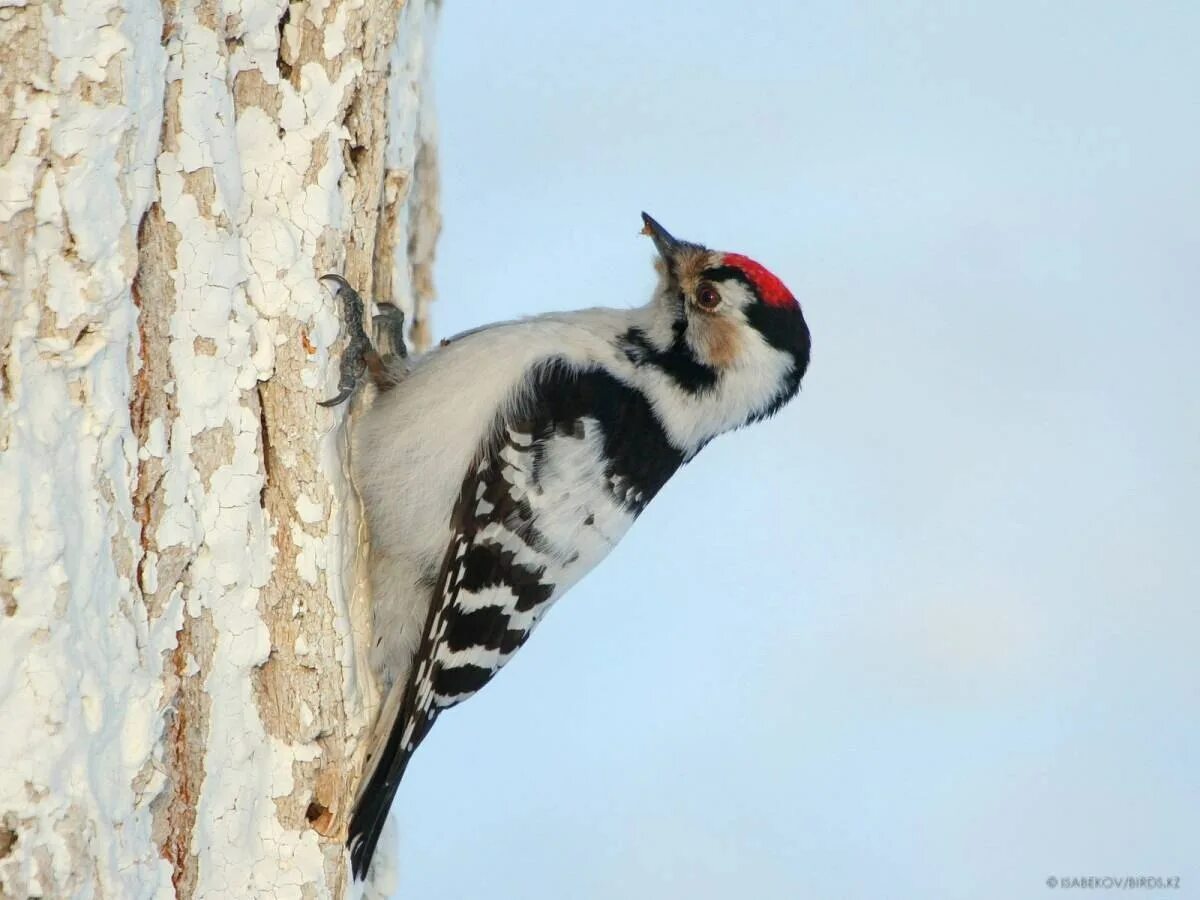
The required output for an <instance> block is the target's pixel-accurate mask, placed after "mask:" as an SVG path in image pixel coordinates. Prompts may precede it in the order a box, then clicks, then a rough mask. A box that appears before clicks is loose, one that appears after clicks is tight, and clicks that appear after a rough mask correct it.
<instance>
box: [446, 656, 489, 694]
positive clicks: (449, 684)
mask: <svg viewBox="0 0 1200 900" xmlns="http://www.w3.org/2000/svg"><path fill="white" fill-rule="evenodd" d="M493 674H494V673H493V672H492V670H491V669H485V668H483V666H473V665H470V664H467V665H463V666H449V667H442V666H439V667H438V668H437V669H436V671H434V673H433V692H434V693H435V694H437V695H438V696H439V697H444V698H446V699H451V698H454V697H458V696H461V695H463V694H467V695H470V694H474V693H475V692H477V691H478V690H479V689H480V688H482V687H483V686H484V685H485V684H487V683H488V681H489V680H490V679H491V677H492V675H493Z"/></svg>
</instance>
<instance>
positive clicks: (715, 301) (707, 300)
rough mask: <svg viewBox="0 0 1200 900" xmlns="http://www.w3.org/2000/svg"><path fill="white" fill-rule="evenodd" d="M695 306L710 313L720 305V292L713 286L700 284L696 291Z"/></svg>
mask: <svg viewBox="0 0 1200 900" xmlns="http://www.w3.org/2000/svg"><path fill="white" fill-rule="evenodd" d="M696 305H697V306H699V307H700V308H701V309H706V310H709V311H712V310H714V309H716V308H717V307H718V306H720V305H721V292H720V291H718V290H717V289H716V287H715V286H714V285H711V284H702V285H700V288H699V290H697V291H696Z"/></svg>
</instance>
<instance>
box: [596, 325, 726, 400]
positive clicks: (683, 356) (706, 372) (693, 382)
mask: <svg viewBox="0 0 1200 900" xmlns="http://www.w3.org/2000/svg"><path fill="white" fill-rule="evenodd" d="M671 330H672V331H673V332H674V337H673V338H672V339H671V345H670V346H669V347H668V348H667V349H666V350H659V349H658V348H657V347H655V346H654V345H653V344H652V343H651V342H650V339H649V338H648V337H646V333H645V332H644V331H642V329H640V328H630V329H629V330H628V331H626V332H625V333H624V334H623V335H621V336H620V337H619V338H618V339H617V342H618V346H620V347H621V349H622V351H623V352H624V353H625V357H626V359H628V360H629V361H630V362H632V363H633V364H634V365H635V366H654V367H655V368H656V369H661V370H662V371H663V372H664V373H665V374H666V375H668V376H669V377H670V378H671V380H672V381H674V382H675V383H676V384H677V385H679V386H680V387H681V388H683V390H685V391H687V392H688V393H689V394H700V393H703V392H704V391H707V390H711V389H712V387H713V385H715V384H716V383H717V370H716V369H713V368H710V367H709V366H706V365H704V363H702V362H700V361H699V360H697V359H696V357H695V356H694V355H693V354H692V350H691V348H690V347H689V346H688V345H687V341H686V340H685V339H684V334H685V333H686V332H687V321H686V320H684V319H678V320H676V321H675V322H674V324H672V326H671Z"/></svg>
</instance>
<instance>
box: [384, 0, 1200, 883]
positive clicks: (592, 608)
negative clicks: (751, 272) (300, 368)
mask: <svg viewBox="0 0 1200 900" xmlns="http://www.w3.org/2000/svg"><path fill="white" fill-rule="evenodd" d="M968 6H971V7H973V8H971V9H968V8H967V7H968ZM1198 42H1200V6H1197V5H1196V4H1192V3H1166V2H1162V3H1152V4H1133V3H1096V2H1087V3H1054V4H1014V3H1004V4H1000V3H994V4H990V5H989V6H988V8H984V7H983V6H982V5H970V4H957V3H946V4H906V5H904V7H903V8H901V7H900V5H899V4H890V3H887V4H885V3H877V4H847V3H824V4H812V3H799V2H783V0H778V2H759V3H755V4H731V3H715V2H689V3H665V2H659V3H647V2H644V0H642V2H633V0H624V2H610V3H605V4H576V3H478V2H476V3H471V2H466V0H453V2H449V3H447V4H446V8H445V11H444V15H443V22H442V28H441V34H440V37H439V44H438V48H437V58H436V74H435V82H436V86H437V93H438V98H439V105H440V116H441V132H442V154H443V155H442V159H443V168H442V173H443V180H444V183H443V191H444V195H443V196H444V212H445V221H446V226H445V232H444V236H443V241H442V244H441V250H440V253H439V261H438V269H437V283H438V288H439V292H440V295H441V297H440V300H439V301H438V305H437V306H436V307H435V323H434V324H435V329H436V332H437V334H439V335H445V334H448V333H451V332H453V331H456V330H460V329H462V328H465V327H469V326H473V325H477V324H480V323H483V322H487V321H492V320H496V319H502V318H507V317H512V316H515V315H520V314H525V313H531V312H537V311H540V310H552V309H562V308H574V307H582V306H592V305H618V306H632V305H635V304H640V303H642V302H644V301H645V299H646V298H647V296H648V292H649V290H650V287H651V284H652V279H653V276H652V271H651V265H650V261H651V256H652V250H651V247H650V245H649V243H648V242H647V241H646V240H645V239H644V238H640V237H638V236H637V231H638V228H639V225H640V222H639V220H638V212H639V211H640V210H642V209H646V210H647V211H649V212H651V213H652V214H653V215H654V216H656V217H657V218H659V219H660V220H661V221H662V222H663V223H664V224H665V225H666V226H667V227H668V228H670V229H671V230H672V231H674V232H675V233H676V234H678V235H679V236H681V237H684V238H688V239H693V240H698V241H703V242H706V243H709V244H710V245H711V246H715V247H718V248H721V249H729V250H737V251H741V252H745V253H747V254H749V255H751V256H754V257H756V258H758V259H760V260H762V261H763V262H764V263H765V264H767V265H768V266H769V267H770V268H772V269H773V270H774V271H775V272H776V273H777V274H779V275H780V276H781V277H782V278H783V279H784V280H785V281H786V282H787V283H788V284H789V285H790V286H791V287H792V288H793V290H794V291H795V293H796V294H797V296H798V297H800V299H801V302H802V304H803V306H804V309H805V313H806V315H807V317H808V320H809V322H810V325H811V327H812V331H813V341H814V350H813V364H812V368H811V370H810V374H809V376H808V377H807V378H806V379H805V382H804V389H803V391H802V394H801V396H800V397H799V398H798V399H797V400H796V401H795V402H794V403H793V404H792V405H791V406H789V407H788V408H787V409H786V410H785V411H784V412H783V413H782V414H781V415H780V416H779V417H778V418H777V419H776V420H774V421H772V422H771V423H769V424H766V425H763V426H759V427H755V428H753V429H749V430H746V431H744V432H741V433H738V434H736V435H733V436H730V437H726V438H724V439H722V440H720V441H717V442H715V443H714V444H713V445H712V446H710V447H709V448H708V449H707V450H705V452H704V453H703V454H702V455H701V456H700V458H699V459H698V460H696V461H695V462H694V463H693V464H692V465H690V466H688V467H687V468H686V469H685V470H684V471H683V472H681V473H680V474H679V475H678V476H677V477H676V478H675V479H674V481H672V483H671V484H669V485H668V487H667V488H666V490H665V491H664V492H663V494H662V495H660V497H659V498H658V499H657V500H655V502H654V504H652V505H651V507H650V509H649V510H648V511H647V513H646V514H645V515H644V516H643V518H642V520H641V521H640V522H639V523H638V524H637V525H636V526H635V527H634V529H633V531H632V532H631V533H630V535H629V537H628V538H627V539H626V541H625V543H624V544H623V545H622V546H621V547H619V548H618V549H617V551H616V552H615V553H614V554H613V555H612V556H611V557H610V558H609V560H607V561H606V562H605V563H604V564H603V565H602V567H601V568H600V569H599V570H597V571H596V572H594V573H593V574H592V575H591V576H590V577H589V578H587V579H585V580H584V581H583V583H582V584H580V585H579V586H578V587H577V588H575V589H574V590H573V591H572V592H571V593H570V594H569V595H568V596H567V597H566V598H565V599H564V600H563V601H562V602H561V603H560V604H559V605H558V606H557V607H556V608H555V610H554V611H553V612H552V613H551V614H550V616H549V617H548V619H547V620H546V622H545V623H544V624H543V625H542V626H541V627H540V628H539V631H538V634H537V635H536V636H535V637H534V638H533V639H532V640H531V641H530V643H529V645H527V647H526V648H525V649H524V650H522V652H521V653H520V654H519V655H518V656H517V658H516V659H515V660H514V662H512V663H511V664H510V665H509V666H508V667H507V668H506V669H505V671H504V672H503V673H502V674H501V675H500V676H499V677H498V678H497V679H496V681H495V682H494V683H493V684H492V685H490V686H489V687H488V688H487V689H486V690H485V691H484V692H483V693H482V694H481V695H480V696H479V697H477V698H475V699H473V700H472V701H471V702H470V703H468V704H466V705H464V706H463V707H461V708H460V709H457V710H455V711H453V712H452V713H450V714H448V715H446V716H445V717H443V719H442V720H441V721H440V722H439V724H438V726H437V727H436V728H435V729H434V731H433V733H432V735H431V736H430V738H429V740H428V741H427V742H426V744H425V746H424V747H423V748H422V750H421V751H420V752H419V753H418V754H417V756H416V759H415V760H414V762H413V765H412V766H411V768H410V770H409V773H408V776H407V778H406V780H405V783H404V784H403V785H402V787H401V789H400V793H399V797H398V800H397V809H398V813H399V818H400V822H401V823H402V832H403V834H402V851H401V861H402V863H401V864H402V874H401V877H402V879H403V890H402V893H401V896H403V897H408V898H421V900H461V898H470V897H488V898H489V900H543V898H544V900H561V898H572V900H574V898H581V900H601V898H605V900H607V898H613V897H621V898H632V900H643V898H646V900H649V898H655V900H669V898H687V900H707V898H714V900H715V898H730V897H753V898H780V900H783V898H789V900H790V898H804V897H815V898H829V897H837V898H878V897H914V898H915V897H920V898H972V900H978V898H984V900H989V898H996V900H1013V898H1025V897H1029V898H1040V900H1049V898H1051V897H1053V896H1054V892H1052V891H1050V890H1049V889H1048V888H1047V887H1045V880H1046V878H1047V877H1048V876H1050V875H1055V876H1058V877H1064V876H1077V875H1078V876H1087V875H1110V874H1112V875H1140V874H1145V875H1161V876H1179V877H1180V878H1181V879H1182V885H1183V889H1182V890H1180V891H1172V892H1169V894H1168V893H1163V892H1152V891H1151V892H1139V891H1133V892H1121V893H1122V895H1123V896H1131V897H1134V896H1136V897H1151V896H1172V897H1200V849H1198V848H1197V838H1198V836H1200V766H1198V764H1197V763H1198V760H1200V646H1198V645H1200V550H1198V549H1197V548H1198V546H1200V396H1198V395H1200V362H1198V361H1197V344H1198V342H1200V220H1198V210H1200V53H1198V52H1197V50H1196V47H1197V44H1198Z"/></svg>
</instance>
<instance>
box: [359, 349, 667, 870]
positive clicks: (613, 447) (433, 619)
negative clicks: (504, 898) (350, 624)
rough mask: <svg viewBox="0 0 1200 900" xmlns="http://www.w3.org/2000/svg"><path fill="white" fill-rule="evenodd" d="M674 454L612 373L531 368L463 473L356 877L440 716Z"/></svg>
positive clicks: (595, 551)
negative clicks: (512, 410) (515, 406)
mask: <svg viewBox="0 0 1200 900" xmlns="http://www.w3.org/2000/svg"><path fill="white" fill-rule="evenodd" d="M683 462H684V456H683V454H682V453H681V452H680V451H678V450H677V449H676V448H675V447H674V446H673V445H671V443H670V442H669V441H668V439H667V437H666V434H665V433H664V431H663V428H662V425H661V424H660V423H659V421H658V419H657V418H656V416H655V415H654V413H653V411H652V410H651V408H650V405H649V404H648V402H647V401H646V399H645V397H644V396H643V395H642V394H641V393H639V392H637V391H635V390H633V389H631V388H630V387H629V386H628V385H626V384H624V383H623V382H621V381H620V380H619V379H617V378H615V377H614V376H612V375H611V374H609V373H608V372H606V371H604V370H602V369H588V370H583V371H580V370H577V369H573V368H570V367H569V365H568V364H566V363H562V362H558V361H555V362H552V363H551V364H548V365H546V366H543V367H541V368H539V369H538V370H537V372H536V373H535V374H534V376H533V384H532V389H531V390H530V392H529V400H528V402H526V403H525V404H523V409H522V410H521V411H520V412H518V413H517V414H514V415H512V416H510V417H509V419H508V420H507V421H502V422H499V423H497V427H496V428H495V429H493V434H492V435H491V436H490V438H489V439H488V441H487V443H486V444H485V446H483V447H481V448H480V452H479V454H478V457H477V461H476V462H475V464H474V465H473V466H472V467H471V469H470V471H469V472H468V473H467V475H466V477H465V478H464V480H463V485H462V489H461V491H460V493H459V497H458V501H457V503H456V505H455V508H454V512H453V515H452V518H451V535H450V541H449V545H448V546H447V549H446V554H445V556H444V558H443V562H442V567H441V571H440V574H439V576H438V581H437V586H436V589H435V591H434V599H433V603H432V605H431V608H430V612H429V618H428V620H427V622H426V626H425V634H424V637H423V639H422V644H421V648H420V650H419V652H418V654H417V657H416V659H415V660H414V664H413V667H412V674H411V675H410V678H409V682H408V684H407V686H406V687H405V692H404V699H403V701H402V702H401V704H400V710H399V714H398V715H397V717H396V721H395V723H394V725H393V726H392V729H391V732H390V734H389V736H388V740H387V743H386V745H385V746H384V749H383V751H382V753H381V754H380V758H379V761H378V763H377V764H376V766H375V770H374V772H373V773H372V775H371V778H370V780H369V782H368V784H367V786H366V787H365V788H364V789H363V790H362V792H361V793H360V795H359V801H358V806H357V807H356V809H355V811H354V816H353V818H352V820H351V823H350V833H349V841H348V843H349V847H350V857H351V863H352V865H353V868H354V873H355V877H357V878H362V877H364V876H365V874H366V871H367V869H368V868H369V866H370V862H371V857H372V855H373V854H374V851H375V845H376V842H377V841H378V839H379V833H380V831H381V830H382V828H383V824H384V821H385V820H386V818H387V814H388V809H389V807H390V806H391V802H392V798H393V796H394V795H395V792H396V787H397V786H398V784H399V782H400V779H401V777H402V776H403V774H404V770H405V768H406V766H407V765H408V760H409V759H410V757H411V756H412V753H413V751H414V750H415V749H416V748H417V746H418V745H419V744H420V743H421V741H422V740H423V739H424V738H425V735H426V734H428V733H429V729H430V728H431V727H432V726H433V723H434V722H435V721H436V719H437V717H438V715H439V714H440V713H441V712H442V710H445V709H448V708H449V707H451V706H454V705H455V704H457V703H460V702H462V701H463V700H465V699H467V698H468V697H470V696H472V695H473V694H474V693H475V692H476V691H478V690H479V689H480V688H482V687H483V686H484V685H485V684H487V682H488V681H489V680H491V678H492V676H493V675H495V674H496V672H498V671H499V670H500V669H501V668H502V667H503V666H504V664H505V663H506V662H508V660H509V659H511V658H512V655H513V654H514V653H515V652H516V651H517V650H518V648H520V647H521V645H522V644H524V643H525V641H526V640H527V639H528V637H529V635H530V633H531V632H532V631H533V628H534V626H536V625H537V623H538V622H539V621H540V620H541V618H542V616H544V615H545V613H546V611H547V610H548V609H549V608H550V605H551V604H552V603H553V602H554V601H555V600H556V599H557V598H558V597H559V596H561V595H562V593H563V592H564V591H565V590H566V589H567V588H568V587H570V586H571V585H572V584H574V583H575V582H576V581H577V580H578V579H579V578H580V577H582V576H583V575H584V574H585V573H586V572H587V571H588V570H589V569H591V568H592V567H593V566H595V565H596V563H598V562H599V561H600V560H601V559H603V558H604V556H605V555H606V554H607V553H608V551H609V550H610V549H612V547H613V546H614V545H615V544H616V543H617V541H618V540H620V539H621V537H622V536H623V535H624V534H625V532H626V530H627V529H628V528H629V526H630V525H631V524H632V523H633V521H634V519H635V518H636V517H637V516H638V514H639V513H640V512H641V511H642V509H644V508H645V506H646V504H647V503H649V502H650V500H651V499H652V498H653V497H654V495H655V494H656V493H658V490H659V489H660V488H661V487H662V486H663V484H665V483H666V481H667V479H668V478H670V477H671V475H672V474H673V473H674V472H675V470H676V469H678V468H679V466H680V465H681V464H682V463H683ZM401 502H402V501H401Z"/></svg>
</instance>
